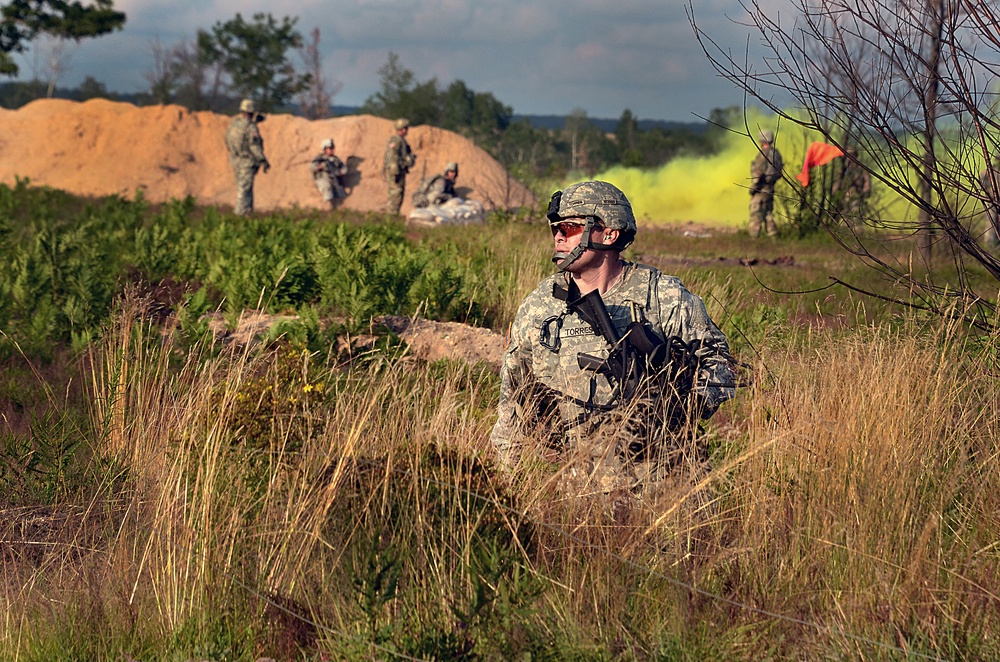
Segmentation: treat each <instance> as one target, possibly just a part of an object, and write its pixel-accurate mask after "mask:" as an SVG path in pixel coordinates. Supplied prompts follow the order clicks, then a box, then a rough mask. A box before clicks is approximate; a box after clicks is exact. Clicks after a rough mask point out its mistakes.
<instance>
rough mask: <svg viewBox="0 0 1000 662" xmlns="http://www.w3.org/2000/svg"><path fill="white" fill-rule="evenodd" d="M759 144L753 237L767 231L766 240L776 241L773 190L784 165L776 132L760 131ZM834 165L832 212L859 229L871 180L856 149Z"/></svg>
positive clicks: (753, 172) (753, 168)
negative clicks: (776, 145) (771, 238)
mask: <svg viewBox="0 0 1000 662" xmlns="http://www.w3.org/2000/svg"><path fill="white" fill-rule="evenodd" d="M757 142H758V149H757V154H756V156H755V157H754V159H753V161H752V162H751V164H750V236H751V237H753V238H757V237H759V236H760V233H761V229H764V231H765V232H766V233H767V236H769V237H774V236H777V234H778V227H777V225H776V224H775V222H774V187H775V184H777V183H778V180H779V179H781V173H782V170H783V168H784V163H783V162H782V158H781V152H779V151H778V149H777V148H776V147H775V146H774V132H772V131H770V130H763V131H761V132H760V134H759V135H758V137H757ZM835 163H836V165H835V166H834V168H835V169H834V171H833V182H832V185H831V188H830V193H831V196H832V198H831V202H832V205H831V212H832V213H833V214H834V216H835V217H836V218H838V219H840V220H841V221H842V222H844V223H846V224H848V225H850V226H852V227H856V226H857V224H858V221H859V218H860V216H861V214H862V213H863V212H864V209H865V202H866V201H867V199H868V196H869V195H870V194H871V190H872V182H871V176H870V175H869V174H868V172H867V171H866V170H865V169H864V168H863V167H862V166H861V163H860V161H859V160H858V153H857V151H856V150H855V149H854V148H853V147H848V148H847V149H846V150H845V151H844V153H843V156H842V157H839V158H837V159H835Z"/></svg>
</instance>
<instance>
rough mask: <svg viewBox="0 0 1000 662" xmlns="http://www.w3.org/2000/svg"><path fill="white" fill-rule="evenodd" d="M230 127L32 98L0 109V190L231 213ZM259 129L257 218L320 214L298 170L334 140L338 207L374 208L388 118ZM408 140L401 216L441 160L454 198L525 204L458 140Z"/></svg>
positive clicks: (498, 172)
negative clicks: (44, 190) (450, 167)
mask: <svg viewBox="0 0 1000 662" xmlns="http://www.w3.org/2000/svg"><path fill="white" fill-rule="evenodd" d="M231 119H232V118H231V117H229V116H226V115H217V114H215V113H210V112H191V111H189V110H187V109H185V108H182V107H181V106H147V107H142V108H140V107H137V106H134V105H132V104H129V103H121V102H114V101H107V100H105V99H92V100H90V101H86V102H83V103H80V102H76V101H67V100H63V99H42V100H38V101H34V102H32V103H30V104H28V105H26V106H24V107H23V108H20V109H18V110H6V109H0V181H2V182H5V183H8V184H13V183H14V181H15V178H17V177H22V178H23V177H28V178H30V180H31V182H32V183H33V184H38V185H45V186H51V187H54V188H59V189H62V190H65V191H69V192H71V193H75V194H78V195H86V196H103V195H116V194H117V195H122V196H127V197H131V196H132V195H133V194H134V193H135V192H136V191H137V190H140V189H141V190H142V191H143V193H144V195H145V197H146V199H148V200H150V201H152V202H164V201H167V200H170V199H171V198H183V197H185V196H188V195H192V196H194V197H195V198H196V199H197V200H198V202H199V203H200V204H205V205H220V206H232V204H233V200H234V197H235V189H234V186H233V176H232V171H231V169H230V167H229V162H228V159H227V156H226V150H225V147H224V146H223V142H222V141H223V134H224V133H225V130H226V127H227V126H228V125H229V122H230V121H231ZM260 128H261V134H262V136H263V138H264V151H265V153H266V154H267V157H268V160H269V161H270V162H271V166H272V167H271V171H270V172H269V173H268V174H259V175H258V177H257V180H256V184H255V187H254V188H255V190H254V193H255V198H256V200H255V202H256V208H257V209H258V210H262V211H266V210H273V209H281V208H290V207H302V208H322V207H324V203H323V201H322V199H321V198H320V195H319V193H318V192H317V191H316V189H315V187H314V186H313V183H312V179H311V177H310V175H309V169H308V164H309V161H310V160H311V159H312V157H313V156H315V155H316V154H318V153H319V151H320V148H319V144H320V142H321V141H322V140H323V139H325V138H333V139H334V141H335V142H336V145H337V154H338V156H340V158H341V159H343V160H344V161H345V162H346V163H348V165H349V167H350V168H351V173H350V174H349V175H348V177H349V183H350V184H351V186H350V195H349V197H348V198H347V201H346V204H345V206H346V207H347V208H349V209H355V210H359V211H382V210H384V208H385V201H386V185H385V182H384V180H383V179H382V174H381V170H382V156H383V152H384V150H385V143H386V141H387V140H388V139H389V137H390V136H391V135H392V133H393V128H392V122H391V121H390V120H387V119H383V118H379V117H373V116H371V115H359V116H349V117H336V118H332V119H326V120H317V121H309V120H307V119H304V118H301V117H293V116H291V115H273V116H269V117H267V118H266V119H265V121H264V122H263V123H261V125H260ZM407 141H408V142H409V143H410V146H411V147H412V148H413V150H414V152H415V153H416V154H417V165H416V167H415V168H414V169H413V171H412V172H411V173H410V175H409V177H408V178H407V196H406V199H405V200H404V203H403V209H402V212H403V213H404V214H406V213H408V212H409V210H410V199H409V194H410V193H412V191H413V189H414V188H415V187H416V185H417V183H418V182H419V181H420V179H421V178H422V177H423V176H425V175H427V174H432V173H435V172H440V171H441V170H443V169H444V165H445V164H446V163H448V162H449V161H457V162H458V163H459V166H460V176H459V180H458V183H457V188H458V190H459V193H460V195H464V196H465V197H469V198H472V199H475V200H479V201H481V202H482V203H483V204H484V205H486V206H487V207H488V208H496V207H501V208H510V207H520V206H523V205H530V204H533V203H534V197H533V196H532V195H531V193H530V192H529V191H528V190H527V189H526V188H525V187H524V186H522V185H521V184H520V183H519V182H517V181H514V180H513V179H511V178H510V176H509V175H508V173H507V171H506V170H505V169H504V168H503V166H501V165H500V164H499V163H498V162H497V161H496V160H494V159H493V158H492V157H490V156H489V154H487V153H486V152H484V151H483V150H481V149H479V148H478V147H476V146H475V144H473V143H472V141H470V140H468V139H466V138H464V137H462V136H460V135H458V134H455V133H452V132H450V131H445V130H443V129H438V128H436V127H430V126H415V127H412V128H411V129H410V133H409V135H408V136H407Z"/></svg>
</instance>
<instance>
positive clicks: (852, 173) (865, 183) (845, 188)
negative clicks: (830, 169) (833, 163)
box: [832, 157, 872, 200]
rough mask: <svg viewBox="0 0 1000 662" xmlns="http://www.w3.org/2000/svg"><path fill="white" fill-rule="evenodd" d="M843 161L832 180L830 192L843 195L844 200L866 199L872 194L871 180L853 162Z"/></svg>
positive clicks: (843, 158)
mask: <svg viewBox="0 0 1000 662" xmlns="http://www.w3.org/2000/svg"><path fill="white" fill-rule="evenodd" d="M842 160H843V161H844V162H843V164H842V166H841V168H840V169H839V170H837V171H836V172H835V174H834V178H833V187H832V190H833V192H834V193H843V194H844V199H846V200H851V199H854V198H859V199H860V198H866V197H868V195H869V194H870V193H871V192H872V178H871V176H870V175H869V174H868V172H867V171H865V169H864V168H862V167H861V166H860V165H858V164H857V163H856V162H854V161H850V160H847V157H842Z"/></svg>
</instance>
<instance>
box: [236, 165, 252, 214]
mask: <svg viewBox="0 0 1000 662" xmlns="http://www.w3.org/2000/svg"><path fill="white" fill-rule="evenodd" d="M233 175H234V177H235V178H236V204H235V206H234V207H233V211H234V212H235V213H236V214H237V215H239V216H247V215H249V214H250V213H251V212H253V179H254V177H255V176H256V175H257V166H248V165H243V164H240V163H234V164H233Z"/></svg>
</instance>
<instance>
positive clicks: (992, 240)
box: [983, 205, 1000, 248]
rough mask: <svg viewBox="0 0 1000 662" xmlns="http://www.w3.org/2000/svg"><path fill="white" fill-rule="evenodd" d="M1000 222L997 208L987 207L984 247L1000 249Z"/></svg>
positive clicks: (999, 213)
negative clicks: (998, 233) (998, 228)
mask: <svg viewBox="0 0 1000 662" xmlns="http://www.w3.org/2000/svg"><path fill="white" fill-rule="evenodd" d="M998 222H1000V212H998V210H997V208H996V206H994V205H988V206H987V207H986V230H985V231H984V232H983V245H984V246H986V248H997V247H1000V238H998V237H997V223H998Z"/></svg>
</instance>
